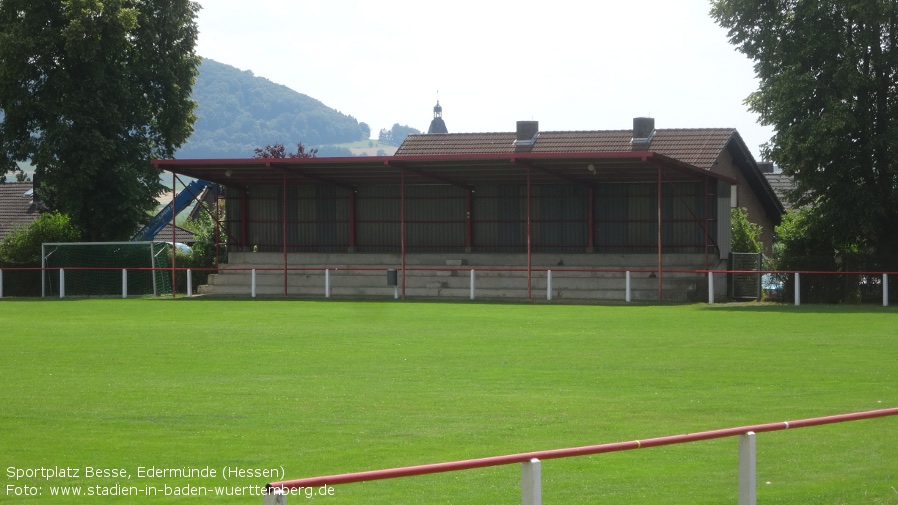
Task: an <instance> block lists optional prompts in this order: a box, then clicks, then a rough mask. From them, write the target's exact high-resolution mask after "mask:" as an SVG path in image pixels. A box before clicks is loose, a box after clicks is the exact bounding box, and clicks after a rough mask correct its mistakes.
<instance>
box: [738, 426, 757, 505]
mask: <svg viewBox="0 0 898 505" xmlns="http://www.w3.org/2000/svg"><path fill="white" fill-rule="evenodd" d="M755 445H756V444H755V433H754V432H753V431H749V432H748V433H746V434H745V435H739V505H757V503H758V497H757V450H756V447H755Z"/></svg>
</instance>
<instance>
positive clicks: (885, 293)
mask: <svg viewBox="0 0 898 505" xmlns="http://www.w3.org/2000/svg"><path fill="white" fill-rule="evenodd" d="M2 280H3V275H2V274H0V281H2ZM0 297H3V286H0ZM882 306H883V307H888V306H889V274H882Z"/></svg>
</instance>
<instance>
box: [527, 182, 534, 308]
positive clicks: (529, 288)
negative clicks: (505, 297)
mask: <svg viewBox="0 0 898 505" xmlns="http://www.w3.org/2000/svg"><path fill="white" fill-rule="evenodd" d="M530 172H531V167H530V165H527V299H528V300H530V299H532V298H533V296H532V294H533V245H532V242H531V239H532V235H531V231H530V230H531V226H530V225H531V222H530V211H531V207H530Z"/></svg>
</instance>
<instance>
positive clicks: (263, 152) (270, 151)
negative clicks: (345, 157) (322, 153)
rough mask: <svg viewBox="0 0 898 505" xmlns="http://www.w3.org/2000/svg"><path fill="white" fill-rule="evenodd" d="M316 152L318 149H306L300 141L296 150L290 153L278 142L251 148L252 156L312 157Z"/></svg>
mask: <svg viewBox="0 0 898 505" xmlns="http://www.w3.org/2000/svg"><path fill="white" fill-rule="evenodd" d="M316 154H318V149H309V150H308V151H306V146H304V145H302V142H299V143H297V144H296V151H295V152H292V153H288V152H287V148H285V147H284V144H281V143H280V142H277V143H275V144H274V145H267V146H265V147H264V148H261V147H257V148H255V149H254V150H253V158H314V157H315V155H316Z"/></svg>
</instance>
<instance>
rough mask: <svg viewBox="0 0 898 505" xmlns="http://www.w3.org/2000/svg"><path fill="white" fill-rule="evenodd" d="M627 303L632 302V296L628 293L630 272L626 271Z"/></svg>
mask: <svg viewBox="0 0 898 505" xmlns="http://www.w3.org/2000/svg"><path fill="white" fill-rule="evenodd" d="M626 300H627V303H630V302H631V301H633V296H632V295H631V293H630V271H629V270H627V295H626Z"/></svg>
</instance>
